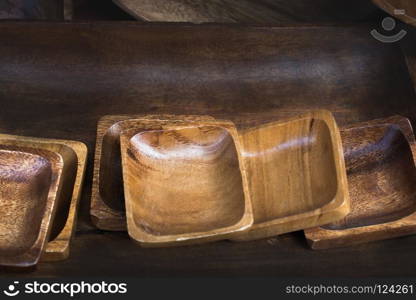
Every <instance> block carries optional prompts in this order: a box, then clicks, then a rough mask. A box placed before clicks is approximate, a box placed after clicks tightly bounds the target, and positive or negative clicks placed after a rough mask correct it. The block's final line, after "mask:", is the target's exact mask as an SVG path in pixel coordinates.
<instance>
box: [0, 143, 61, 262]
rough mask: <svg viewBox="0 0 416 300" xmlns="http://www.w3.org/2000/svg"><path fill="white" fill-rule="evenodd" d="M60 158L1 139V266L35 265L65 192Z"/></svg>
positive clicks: (54, 154) (40, 148) (47, 152)
mask: <svg viewBox="0 0 416 300" xmlns="http://www.w3.org/2000/svg"><path fill="white" fill-rule="evenodd" d="M62 174H63V159H62V156H60V155H59V154H57V153H55V152H52V151H49V150H45V149H42V147H36V146H35V147H34V148H32V147H28V145H27V144H25V143H24V142H23V143H21V142H20V141H19V138H18V137H14V138H9V137H0V187H1V188H0V205H1V209H0V211H1V215H0V219H1V223H0V229H1V230H0V231H1V232H0V237H1V238H0V265H1V266H9V267H31V266H33V265H36V264H37V262H38V260H39V258H40V256H41V253H42V251H43V249H44V246H45V245H46V243H47V240H48V238H49V235H50V232H51V230H50V228H51V224H52V222H53V219H54V217H55V211H56V210H57V206H58V201H59V199H58V197H59V193H60V191H61V188H62V178H63V175H62Z"/></svg>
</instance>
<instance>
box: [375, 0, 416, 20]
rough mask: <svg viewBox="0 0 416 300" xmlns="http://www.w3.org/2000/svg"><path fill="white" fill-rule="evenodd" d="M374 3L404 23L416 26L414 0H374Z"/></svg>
mask: <svg viewBox="0 0 416 300" xmlns="http://www.w3.org/2000/svg"><path fill="white" fill-rule="evenodd" d="M373 2H374V3H375V4H376V5H378V6H379V7H380V8H381V9H383V10H384V11H386V12H387V13H389V14H391V15H392V16H394V17H396V18H398V19H400V20H402V21H403V22H406V23H408V24H410V25H413V26H415V25H416V2H415V1H414V0H373ZM401 11H402V12H401Z"/></svg>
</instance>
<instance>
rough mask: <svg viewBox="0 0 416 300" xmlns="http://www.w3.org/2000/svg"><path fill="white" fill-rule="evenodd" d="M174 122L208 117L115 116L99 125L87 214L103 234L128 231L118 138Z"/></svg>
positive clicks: (103, 120) (103, 118) (106, 117)
mask: <svg viewBox="0 0 416 300" xmlns="http://www.w3.org/2000/svg"><path fill="white" fill-rule="evenodd" d="M175 119H176V120H178V121H179V120H186V121H192V120H204V119H212V118H211V117H209V116H174V115H114V116H104V117H102V118H101V119H100V121H99V122H98V129H97V143H96V147H95V160H94V178H93V185H92V197H91V207H90V214H91V219H92V222H93V223H94V225H95V226H97V227H98V228H100V229H103V230H110V231H124V230H126V229H127V223H126V214H125V205H124V190H123V180H122V171H121V153H120V134H121V132H122V131H123V130H124V129H127V128H141V129H146V128H147V129H161V126H162V125H163V124H164V123H166V122H170V123H173V122H175Z"/></svg>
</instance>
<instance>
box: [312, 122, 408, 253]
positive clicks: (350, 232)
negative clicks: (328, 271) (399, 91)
mask: <svg viewBox="0 0 416 300" xmlns="http://www.w3.org/2000/svg"><path fill="white" fill-rule="evenodd" d="M341 136H342V140H343V146H344V153H345V154H344V155H345V161H346V166H347V173H348V185H349V192H350V196H351V212H350V213H349V214H348V215H347V216H346V217H345V218H343V219H342V220H340V221H338V222H334V223H331V224H328V225H325V226H321V227H317V228H312V229H308V230H305V236H306V238H307V240H308V242H309V244H310V245H311V247H312V248H313V249H325V248H331V247H342V246H348V245H353V244H359V243H364V242H370V241H376V240H382V239H388V238H393V237H398V236H404V235H409V234H414V233H416V167H415V157H416V147H415V138H414V134H413V130H412V127H411V125H410V122H409V120H408V119H406V118H404V117H400V116H394V117H391V118H388V119H381V120H374V121H370V122H366V123H361V124H356V125H353V126H351V127H348V128H345V129H343V130H342V131H341Z"/></svg>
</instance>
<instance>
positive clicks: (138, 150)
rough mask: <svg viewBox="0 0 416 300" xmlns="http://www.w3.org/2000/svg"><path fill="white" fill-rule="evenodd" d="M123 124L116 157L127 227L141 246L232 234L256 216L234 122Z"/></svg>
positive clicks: (199, 239)
mask: <svg viewBox="0 0 416 300" xmlns="http://www.w3.org/2000/svg"><path fill="white" fill-rule="evenodd" d="M159 126H161V129H160V130H148V129H145V128H141V129H139V128H133V129H126V130H125V131H123V132H122V133H121V136H120V145H121V157H122V165H123V182H124V191H125V193H124V194H125V201H126V214H127V227H128V232H129V235H130V236H131V237H132V238H133V239H135V240H136V241H138V242H139V243H140V244H141V245H142V246H149V247H157V246H173V245H184V244H186V245H189V244H195V243H202V242H206V241H216V240H220V239H224V238H227V237H231V236H232V235H233V234H235V233H237V232H239V231H242V230H245V229H247V228H248V227H250V226H251V225H252V223H253V214H252V207H251V201H250V196H249V192H248V187H247V179H246V176H247V175H246V172H245V168H244V166H243V164H242V160H241V153H240V151H241V145H240V142H239V139H238V133H237V130H236V128H235V127H234V124H233V123H232V122H227V121H219V120H204V121H197V122H191V123H188V124H186V122H176V123H173V122H170V123H167V124H166V125H159Z"/></svg>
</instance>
